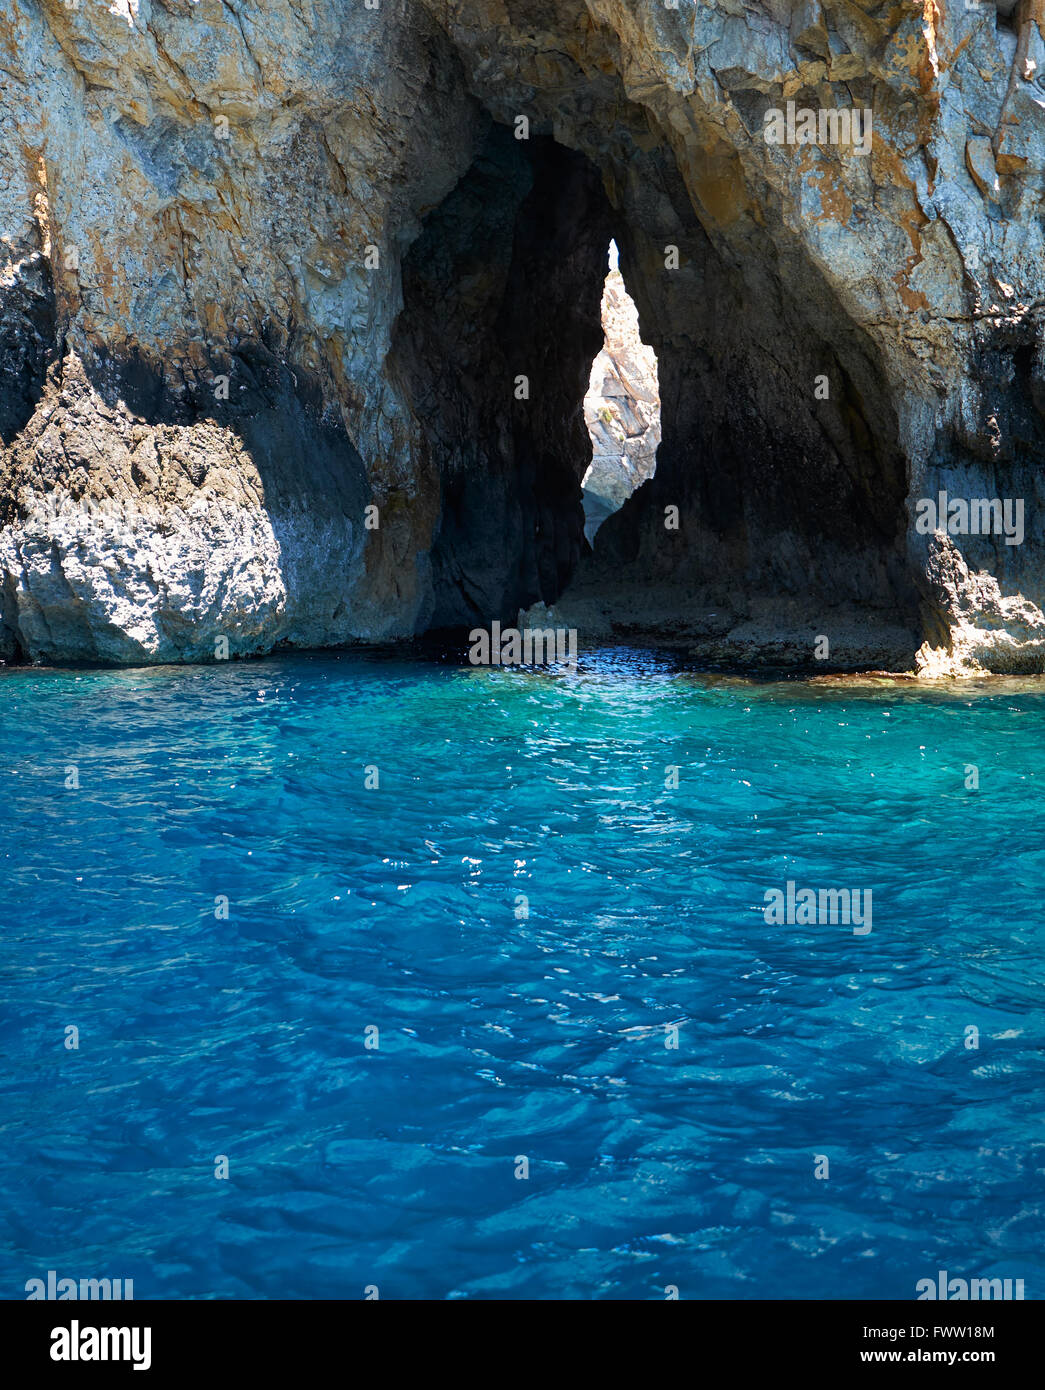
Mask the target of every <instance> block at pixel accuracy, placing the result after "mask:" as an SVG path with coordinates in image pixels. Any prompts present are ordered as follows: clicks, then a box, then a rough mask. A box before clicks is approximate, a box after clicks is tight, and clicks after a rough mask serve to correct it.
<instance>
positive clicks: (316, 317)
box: [0, 0, 1045, 671]
mask: <svg viewBox="0 0 1045 1390" xmlns="http://www.w3.org/2000/svg"><path fill="white" fill-rule="evenodd" d="M1043 31H1045V8H1043V0H1020V3H1019V4H1017V5H1016V6H1015V7H1014V8H1013V9H1012V10H1011V12H1010V13H1007V14H1006V13H1002V12H1001V11H1000V10H998V9H997V8H996V7H995V6H994V5H992V4H981V5H978V6H976V7H975V8H973V9H969V10H967V9H966V8H965V7H964V4H958V3H955V0H947V3H944V2H943V0H918V3H888V4H885V3H883V4H876V3H870V2H869V0H862V3H859V4H857V3H850V0H825V2H824V3H818V2H817V0H803V2H802V3H797V4H790V3H783V2H782V0H760V2H756V0H745V3H741V0H714V3H706V2H704V0H702V3H700V4H695V3H693V0H677V3H676V4H674V5H671V6H670V7H669V5H668V3H666V0H639V2H638V3H636V0H416V3H410V4H408V3H406V0H379V4H378V5H377V8H375V9H368V8H367V7H366V5H365V4H364V3H363V2H362V0H359V3H354V2H353V3H343V2H342V0H264V3H258V4H255V5H253V6H248V5H246V4H245V3H243V0H198V3H194V0H115V3H110V0H79V3H78V4H76V5H75V6H69V7H67V5H66V4H65V3H64V0H7V2H6V5H5V11H4V17H3V19H2V20H0V136H2V141H0V147H2V149H3V156H2V160H3V162H2V166H0V236H2V242H0V349H2V362H0V446H2V450H3V453H2V457H0V569H2V572H3V584H2V588H0V593H2V596H3V597H2V606H0V647H2V649H3V651H4V652H6V654H7V655H8V656H22V657H24V656H29V657H32V658H41V659H49V660H59V659H64V658H71V657H77V658H86V659H106V660H117V661H132V662H135V661H163V660H177V659H192V660H198V659H205V658H207V657H209V656H211V655H212V654H213V653H214V651H215V647H216V645H217V644H218V643H219V642H220V640H221V639H222V638H225V639H226V640H227V642H228V644H229V647H230V650H231V652H232V653H233V654H235V653H247V652H258V651H264V650H268V649H269V648H271V647H272V646H274V645H277V644H279V643H294V644H299V645H314V644H326V643H336V642H342V641H350V640H353V639H357V638H391V637H398V636H406V635H409V634H413V633H417V632H421V631H425V630H427V629H430V628H432V627H439V626H450V625H456V624H459V623H465V624H467V623H470V622H472V621H474V620H475V619H476V618H477V617H481V618H484V619H490V618H493V617H501V618H502V619H503V618H506V617H510V616H511V615H512V614H513V611H514V610H515V609H517V608H518V607H522V606H525V605H527V604H529V603H531V602H534V601H537V600H541V601H544V602H546V603H547V602H554V601H556V600H557V599H559V600H560V601H561V602H565V603H567V604H573V605H574V608H575V611H576V612H579V613H581V614H582V616H583V619H584V622H585V624H587V625H588V626H589V627H590V628H591V630H592V631H594V630H596V629H598V628H599V627H600V625H601V626H602V627H603V628H607V629H611V628H614V627H616V628H618V629H619V628H621V627H624V628H627V627H629V626H632V627H636V628H643V629H650V628H653V629H658V630H661V631H664V632H665V633H667V634H668V635H672V634H674V635H678V636H681V637H684V638H685V639H686V640H688V641H692V642H693V643H694V644H695V645H696V646H697V647H699V648H700V649H701V650H704V651H707V652H708V653H710V654H711V655H713V656H716V657H722V658H723V659H733V658H735V657H737V656H739V657H743V658H745V659H747V658H754V659H764V660H767V661H779V660H783V661H789V662H790V661H795V662H801V661H803V660H806V659H808V656H809V651H810V648H811V647H812V644H813V642H814V640H815V638H816V636H818V635H826V636H828V637H829V638H830V640H831V648H832V658H831V659H832V661H833V662H834V663H836V664H839V665H843V666H858V665H868V664H871V665H888V666H891V667H894V668H896V667H900V668H905V667H910V666H912V665H914V664H915V663H919V664H920V665H921V666H922V667H923V668H924V669H926V670H930V671H951V670H972V669H976V668H977V667H978V666H982V667H984V668H987V669H991V670H1010V671H1040V670H1042V669H1043V667H1045V618H1043V614H1042V607H1043V604H1045V551H1043V546H1045V530H1043V524H1042V515H1043V505H1042V504H1043V502H1045V497H1043V496H1042V483H1041V481H1040V480H1041V478H1042V476H1043V475H1042V468H1041V465H1042V462H1043V459H1045V413H1043V412H1045V336H1043V332H1042V314H1043V311H1045V292H1043V291H1045V284H1043V282H1045V247H1043V224H1042V220H1041V216H1040V208H1041V200H1042V194H1043V169H1045V91H1043V87H1042V81H1043V77H1042V75H1043V74H1045V37H1043ZM789 102H793V103H795V106H794V108H792V111H793V112H801V111H802V110H806V109H809V110H812V111H813V112H814V113H818V112H820V111H834V112H841V111H847V112H848V111H851V110H853V109H854V108H855V109H856V110H857V111H861V112H862V111H864V110H867V111H869V112H870V113H871V116H872V121H873V125H872V138H871V140H870V147H869V150H868V151H867V152H866V153H862V152H861V150H860V148H859V147H858V144H857V142H855V141H853V140H850V141H849V142H848V143H846V142H844V141H843V142H838V141H836V142H834V143H831V141H830V128H827V130H828V133H827V135H826V136H825V141H824V142H820V141H819V139H818V140H816V141H813V142H805V143H793V144H788V143H786V142H785V143H782V144H781V143H773V141H772V140H771V139H770V140H767V138H766V135H767V131H769V130H771V129H777V127H776V126H775V125H774V124H773V120H774V118H773V116H772V112H773V111H780V112H782V113H783V112H786V111H787V110H788V103H789ZM767 113H769V117H770V121H769V124H768V125H767ZM782 119H783V117H781V120H782ZM835 120H836V124H835V126H834V131H835V134H836V135H837V134H838V132H839V130H840V127H839V125H838V124H837V116H836V117H835ZM792 124H793V122H792ZM806 133H808V129H807V131H806ZM519 136H525V137H527V138H517V137H519ZM611 235H612V236H613V237H614V238H615V239H616V241H617V244H618V246H619V247H620V254H621V266H622V269H623V272H624V276H625V279H626V281H627V283H628V286H629V289H630V290H631V292H632V294H633V295H634V297H635V300H636V303H637V304H638V308H639V313H640V316H641V321H642V325H643V333H644V336H645V338H646V340H647V341H648V342H649V343H650V344H651V346H652V347H653V349H654V350H655V352H656V354H657V358H658V363H659V368H660V387H661V396H662V432H663V440H662V444H661V447H660V450H659V454H658V465H657V471H656V475H655V477H654V478H653V479H652V480H651V481H650V482H649V483H647V484H646V485H645V486H644V487H642V488H640V489H639V490H638V492H636V493H635V495H634V496H633V497H632V498H631V499H630V501H629V502H628V503H627V504H626V505H625V506H624V507H623V508H622V510H621V511H620V512H619V513H618V514H617V515H615V516H614V517H613V518H612V519H611V520H610V521H609V522H608V523H607V524H606V525H605V526H603V527H602V528H601V529H600V531H599V535H598V539H597V542H596V546H595V552H594V554H593V555H589V556H586V557H583V556H582V552H583V550H584V546H583V544H582V541H581V532H582V526H583V513H582V510H581V493H580V479H581V477H582V476H583V473H584V471H585V468H586V466H587V462H588V458H589V455H588V452H587V443H586V439H585V433H584V424H583V413H582V407H581V401H582V398H583V394H584V383H585V379H586V373H587V371H588V367H589V365H590V363H591V360H592V357H593V355H594V352H595V351H596V350H597V347H598V337H599V334H598V303H599V292H600V289H601V281H602V275H603V266H604V262H603V260H602V257H603V256H604V253H605V247H606V244H607V242H608V240H609V238H610V236H611ZM521 379H522V380H521ZM825 384H826V392H825ZM940 490H946V491H947V492H948V493H949V494H950V495H951V496H953V497H981V496H982V497H986V498H993V497H998V498H1020V499H1023V501H1024V503H1025V517H1026V523H1025V536H1024V538H1023V541H1022V544H1020V545H1018V546H1009V545H1007V544H1005V541H1004V539H1003V538H1000V537H999V536H997V535H981V536H967V535H951V534H946V533H945V532H944V531H942V530H940V529H939V528H937V529H935V530H934V531H929V532H923V531H920V530H919V529H918V527H917V525H916V517H917V510H918V504H919V502H920V500H921V499H923V498H926V497H930V498H931V497H934V496H936V495H937V493H938V492H939V491H940ZM675 508H677V520H678V525H677V528H674V527H672V526H671V525H670V524H669V525H666V524H665V522H666V520H669V519H670V518H671V517H673V515H674V513H673V512H672V510H671V509H675ZM567 585H569V590H568V597H567V598H566V599H565V600H562V599H561V595H562V591H563V589H564V588H566V586H567Z"/></svg>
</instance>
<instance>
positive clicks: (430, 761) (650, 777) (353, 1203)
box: [0, 651, 1045, 1299]
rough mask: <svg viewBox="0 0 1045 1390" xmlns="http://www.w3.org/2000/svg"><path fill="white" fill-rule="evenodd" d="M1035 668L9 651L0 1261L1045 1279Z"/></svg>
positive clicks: (4, 745)
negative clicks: (862, 901) (157, 662)
mask: <svg viewBox="0 0 1045 1390" xmlns="http://www.w3.org/2000/svg"><path fill="white" fill-rule="evenodd" d="M1043 689H1045V687H1042V686H1040V685H1039V686H1035V685H1032V684H1025V685H1022V686H1021V685H1016V684H1005V683H997V684H994V685H988V686H985V687H972V686H960V685H958V686H947V687H940V688H937V689H935V690H934V689H928V688H925V687H918V686H914V685H905V684H880V685H870V684H866V683H865V684H859V683H852V682H844V681H838V682H833V683H832V682H826V683H777V684H762V685H758V684H752V683H746V682H741V681H736V680H733V681H730V680H725V679H714V678H711V677H707V676H700V675H696V674H687V673H685V672H682V671H679V670H677V669H675V668H673V667H672V665H671V664H670V663H669V662H668V661H667V660H666V659H664V658H662V657H656V656H653V655H649V654H643V653H641V652H630V651H604V652H600V653H596V654H593V655H592V656H589V657H587V658H585V659H584V663H583V665H582V669H581V670H580V671H579V672H578V673H576V674H574V675H569V674H560V675H555V674H551V673H526V672H522V671H510V670H507V671H506V670H500V671H485V670H484V671H479V670H472V669H469V668H462V667H459V666H454V665H450V664H440V663H437V662H432V661H425V660H422V659H417V660H414V659H407V658H402V657H397V658H392V657H389V656H387V655H383V654H381V653H363V654H352V655H316V656H311V655H308V656H301V655H295V656H288V657H280V658H272V659H269V660H265V661H262V662H257V663H242V664H240V663H237V664H230V665H218V666H214V667H210V668H188V669H173V668H164V669H157V670H138V671H34V670H22V671H13V672H9V673H7V674H5V675H4V676H3V677H2V678H0V752H2V757H0V778H2V789H3V806H4V824H3V840H2V844H3V856H4V859H3V869H4V874H3V879H4V895H3V917H2V936H0V1051H2V1056H3V1069H2V1080H0V1187H2V1192H3V1203H2V1215H0V1294H2V1295H3V1296H5V1297H9V1298H22V1297H24V1296H25V1293H24V1285H25V1281H26V1280H27V1279H30V1278H33V1277H36V1276H44V1277H45V1276H46V1273H47V1271H48V1270H49V1269H54V1270H56V1271H57V1274H58V1277H59V1278H61V1277H66V1276H69V1277H76V1278H79V1277H95V1278H98V1277H113V1278H125V1279H126V1278H133V1280H134V1293H135V1297H136V1298H138V1299H142V1298H151V1297H222V1298H227V1297H266V1298H271V1297H338V1298H340V1297H348V1298H361V1297H363V1294H364V1290H365V1289H366V1288H367V1286H372V1285H376V1286H377V1287H378V1288H379V1290H380V1296H381V1297H382V1298H397V1297H434V1298H448V1297H469V1298H503V1297H528V1298H560V1297H565V1298H579V1299H589V1298H617V1297H637V1298H655V1299H660V1298H664V1297H665V1290H666V1289H668V1288H669V1287H671V1286H674V1287H677V1289H678V1291H679V1296H680V1297H682V1298H706V1297H725V1298H753V1297H807V1298H863V1297H883V1298H902V1299H910V1298H913V1297H914V1296H915V1285H916V1282H917V1281H918V1280H919V1279H921V1278H925V1277H930V1278H933V1279H935V1278H936V1275H937V1271H938V1270H939V1269H947V1270H948V1271H949V1273H950V1275H951V1276H952V1277H955V1276H961V1277H975V1276H988V1275H997V1276H998V1277H1012V1278H1023V1279H1024V1280H1025V1288H1026V1297H1027V1298H1037V1297H1041V1295H1042V1292H1043V1291H1045V1239H1043V1237H1045V1195H1043V1193H1045V1188H1043V1178H1045V1127H1043V1120H1042V1113H1043V1112H1042V1092H1041V1081H1042V1074H1043V1066H1042V1063H1043V1042H1045V911H1043V906H1042V896H1043V894H1042V889H1043V885H1045V844H1043V840H1042V835H1041V814H1040V800H1041V792H1042V783H1043V775H1045V736H1043V732H1042V730H1043V727H1045V726H1043V721H1042V714H1043V712H1045V693H1043ZM967 764H975V765H976V766H977V768H978V772H979V781H980V786H979V789H978V790H969V789H966V786H965V780H966V773H965V769H966V765H967ZM74 766H75V768H76V778H78V781H79V787H78V788H76V787H75V786H70V787H67V786H66V782H67V781H69V780H76V778H73V777H72V774H71V773H70V771H69V769H71V768H72V767H74ZM368 766H370V767H376V768H377V769H378V777H379V786H378V787H376V788H370V789H368V788H367V786H366V785H365V783H366V779H367V773H366V772H365V768H366V767H368ZM671 766H677V767H678V769H679V772H678V782H679V785H678V787H677V789H672V788H666V787H665V778H666V772H665V769H666V768H668V767H671ZM370 776H371V780H372V779H373V774H370ZM789 879H790V880H793V881H795V882H797V883H798V885H799V886H806V885H808V886H813V887H818V888H819V887H852V888H860V889H864V890H866V889H870V890H872V892H873V929H872V931H871V933H870V934H868V935H866V936H862V937H860V936H856V935H854V934H853V932H852V928H851V927H846V926H844V925H840V924H834V925H832V924H830V923H826V924H823V925H819V924H814V925H809V926H805V925H803V926H770V925H768V924H767V922H766V920H765V917H764V914H763V906H764V902H765V896H764V895H765V893H766V890H767V889H773V888H781V889H783V887H784V885H785V883H786V882H787V880H789ZM520 894H522V895H525V897H526V898H527V899H528V916H521V915H517V913H522V912H523V911H524V910H525V909H524V905H523V904H521V903H519V902H518V901H517V899H518V895H520ZM222 897H227V898H228V900H229V907H228V917H227V919H224V918H222V917H216V916H215V911H216V910H217V911H218V912H219V913H220V912H221V903H220V899H221V898H222ZM216 900H218V907H217V909H216V907H215V903H216ZM672 1025H677V1030H678V1031H677V1042H678V1045H677V1047H671V1046H666V1044H667V1043H670V1042H671V1041H672V1040H673V1037H674V1035H673V1034H672V1032H671V1026H672ZM69 1027H75V1028H77V1029H78V1030H79V1047H78V1049H75V1050H74V1049H71V1048H68V1047H67V1046H66V1045H65V1040H66V1029H67V1028H69ZM969 1027H974V1028H976V1029H978V1030H979V1047H978V1048H975V1049H973V1048H970V1047H967V1046H966V1041H965V1039H966V1031H965V1030H966V1029H967V1028H969ZM368 1028H376V1029H377V1030H378V1033H377V1038H376V1041H377V1043H378V1046H377V1047H376V1048H371V1049H368V1048H366V1047H365V1045H364V1044H365V1041H366V1037H367V1034H366V1030H367V1029H368ZM70 1037H72V1035H70ZM370 1037H371V1040H373V1035H372V1034H371V1035H370ZM219 1155H224V1156H226V1157H227V1159H228V1163H229V1175H228V1178H227V1180H221V1179H217V1178H216V1177H215V1164H216V1159H217V1157H218V1156H219ZM817 1156H823V1157H826V1158H827V1160H828V1164H829V1167H828V1176H827V1177H826V1178H820V1179H818V1178H817V1177H816V1176H815V1175H814V1174H815V1170H816V1166H817V1163H818V1161H819V1160H818V1157H817ZM520 1157H525V1158H526V1159H527V1160H528V1163H529V1176H528V1177H526V1178H520V1177H517V1176H516V1172H517V1171H519V1170H520V1169H521V1167H522V1165H521V1164H520V1163H519V1162H518V1159H519V1158H520ZM822 1167H823V1165H822V1164H821V1170H822Z"/></svg>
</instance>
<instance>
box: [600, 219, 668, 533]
mask: <svg viewBox="0 0 1045 1390" xmlns="http://www.w3.org/2000/svg"><path fill="white" fill-rule="evenodd" d="M602 333H603V343H602V349H601V351H600V352H599V355H598V356H597V357H596V359H595V361H594V362H593V363H592V366H591V377H590V378H589V381H588V394H587V395H586V396H585V397H584V423H585V425H586V426H587V429H588V435H589V437H590V438H591V444H592V460H591V464H590V466H589V468H588V471H587V472H586V473H585V475H584V477H583V479H582V480H581V485H582V487H583V490H584V516H585V522H584V534H585V535H586V536H587V537H588V540H589V541H592V540H594V538H595V533H596V532H597V531H598V529H599V526H600V525H601V524H602V522H603V521H604V520H605V519H606V517H607V516H610V515H612V513H613V512H615V511H617V510H618V509H619V508H620V507H621V506H623V504H624V503H625V502H626V501H627V500H628V498H629V497H630V496H631V494H632V493H633V492H634V491H635V489H636V488H637V487H639V486H641V484H642V483H644V482H645V481H646V479H647V478H650V477H652V476H653V471H654V469H655V468H656V466H657V445H658V444H659V443H660V389H659V387H658V385H657V359H656V356H655V355H654V353H653V349H652V348H650V347H647V345H646V344H645V343H644V342H643V341H642V337H641V334H640V332H639V316H638V311H637V310H636V308H635V303H634V301H633V300H632V298H631V296H630V295H629V294H628V291H627V289H626V288H625V286H624V277H623V276H622V275H621V273H620V270H619V269H618V266H617V248H616V245H614V246H613V249H612V254H611V257H610V269H609V273H608V274H607V276H606V283H605V285H604V287H603V291H602Z"/></svg>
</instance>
